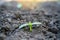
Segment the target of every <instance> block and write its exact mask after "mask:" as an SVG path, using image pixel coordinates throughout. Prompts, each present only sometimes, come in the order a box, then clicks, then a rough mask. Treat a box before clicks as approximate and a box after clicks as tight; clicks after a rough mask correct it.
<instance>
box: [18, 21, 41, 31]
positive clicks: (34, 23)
mask: <svg viewBox="0 0 60 40" xmlns="http://www.w3.org/2000/svg"><path fill="white" fill-rule="evenodd" d="M40 24H42V23H41V22H33V23H31V22H29V23H25V24H22V25H20V26H19V29H21V28H23V27H27V26H29V28H30V31H32V27H37V26H32V25H40Z"/></svg>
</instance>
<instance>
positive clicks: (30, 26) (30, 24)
mask: <svg viewBox="0 0 60 40" xmlns="http://www.w3.org/2000/svg"><path fill="white" fill-rule="evenodd" d="M28 25H29V28H30V31H32V23H31V22H29V23H28Z"/></svg>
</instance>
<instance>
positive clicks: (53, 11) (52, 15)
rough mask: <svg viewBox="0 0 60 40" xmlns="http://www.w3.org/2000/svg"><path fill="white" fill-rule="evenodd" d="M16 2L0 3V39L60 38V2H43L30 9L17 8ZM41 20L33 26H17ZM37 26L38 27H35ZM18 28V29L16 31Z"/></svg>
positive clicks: (35, 39)
mask: <svg viewBox="0 0 60 40" xmlns="http://www.w3.org/2000/svg"><path fill="white" fill-rule="evenodd" d="M15 3H16V2H9V4H12V5H11V6H8V5H7V4H8V3H4V4H2V5H0V40H60V3H59V2H44V3H39V4H38V6H37V7H36V8H35V9H33V10H31V9H23V8H21V9H18V8H17V7H16V5H15ZM29 21H31V22H36V21H38V22H41V23H42V24H41V25H33V26H36V27H34V28H33V30H32V32H30V30H29V28H28V27H26V28H22V29H20V30H18V27H19V26H20V25H22V24H24V23H28V22H29ZM37 26H38V27H37ZM16 30H18V31H16Z"/></svg>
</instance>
